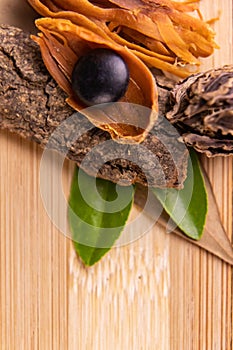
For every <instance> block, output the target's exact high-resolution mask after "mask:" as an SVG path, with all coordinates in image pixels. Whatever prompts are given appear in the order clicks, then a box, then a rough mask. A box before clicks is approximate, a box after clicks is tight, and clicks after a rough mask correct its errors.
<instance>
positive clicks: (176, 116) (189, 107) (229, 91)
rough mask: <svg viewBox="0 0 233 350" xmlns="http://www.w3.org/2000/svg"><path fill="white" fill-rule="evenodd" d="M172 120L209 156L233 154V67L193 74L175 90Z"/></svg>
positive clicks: (170, 116) (183, 135)
mask: <svg viewBox="0 0 233 350" xmlns="http://www.w3.org/2000/svg"><path fill="white" fill-rule="evenodd" d="M171 104H172V109H171V110H170V111H169V112H168V113H167V118H168V120H169V121H170V122H171V123H172V124H174V125H175V126H176V127H177V128H178V129H179V130H180V132H181V134H182V137H183V140H184V142H185V143H186V144H187V145H189V146H192V147H194V148H195V149H196V150H197V151H199V152H203V153H206V154H207V155H208V156H215V155H229V154H232V153H233V66H232V65H230V66H224V67H223V68H219V69H215V70H210V71H208V72H206V73H200V74H197V75H193V76H191V77H189V78H188V79H186V80H185V81H183V82H182V83H181V84H179V85H177V86H176V87H175V88H174V89H173V92H172V101H171Z"/></svg>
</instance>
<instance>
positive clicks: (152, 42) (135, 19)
mask: <svg viewBox="0 0 233 350" xmlns="http://www.w3.org/2000/svg"><path fill="white" fill-rule="evenodd" d="M28 1H29V3H30V4H31V6H32V7H34V9H35V10H36V11H38V12H39V13H40V14H41V15H43V16H50V17H54V18H66V19H70V20H71V21H72V22H73V23H75V24H77V22H79V20H80V15H83V16H86V17H87V18H88V19H89V20H90V21H92V22H94V23H96V24H97V25H98V27H99V28H101V29H102V30H103V31H104V32H105V33H106V34H107V36H108V37H109V38H111V39H113V40H114V41H115V42H117V43H118V44H120V45H123V46H127V47H128V48H129V49H130V50H132V52H133V53H134V54H135V55H137V56H138V57H139V58H140V59H142V60H143V61H144V62H145V63H146V64H147V65H148V66H150V67H156V68H159V69H161V70H164V71H167V72H170V73H173V74H175V75H177V76H179V77H182V78H184V77H186V76H189V75H190V69H191V72H194V71H198V66H199V65H200V61H199V59H198V58H199V57H207V56H209V55H211V54H212V53H213V50H214V48H217V47H218V46H217V45H216V43H215V41H214V36H215V33H214V32H213V30H212V29H211V27H210V25H209V24H208V22H205V21H203V20H202V16H201V14H200V11H199V9H198V3H199V0H193V1H184V2H175V1H172V0H154V1H153V0H105V1H102V0H97V1H88V0H79V1H75V0H67V1H63V0H42V1H40V0H28ZM193 11H197V12H198V14H199V17H200V18H195V17H192V16H191V15H190V14H189V12H193ZM190 65H191V67H190Z"/></svg>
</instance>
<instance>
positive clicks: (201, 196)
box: [152, 150, 207, 240]
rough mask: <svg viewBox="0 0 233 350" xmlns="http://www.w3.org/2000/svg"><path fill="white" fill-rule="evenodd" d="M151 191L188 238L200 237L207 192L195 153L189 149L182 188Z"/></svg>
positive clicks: (205, 211)
mask: <svg viewBox="0 0 233 350" xmlns="http://www.w3.org/2000/svg"><path fill="white" fill-rule="evenodd" d="M152 191H153V193H154V194H155V196H156V197H157V199H158V200H159V201H160V203H161V204H162V206H163V208H164V209H165V211H166V212H167V213H168V214H169V216H170V217H171V219H172V220H173V221H174V222H175V224H176V225H177V226H178V227H179V228H180V229H181V230H182V231H183V232H184V233H185V234H186V235H187V236H189V237H190V238H193V239H196V240H198V239H200V238H201V236H202V233H203V230H204V226H205V220H206V214H207V192H206V188H205V183H204V179H203V176H202V173H201V169H200V165H199V161H198V158H197V155H196V153H195V152H194V151H193V150H191V151H190V159H189V164H188V174H187V179H186V180H185V183H184V188H183V189H182V190H176V189H165V190H162V189H158V188H154V189H153V190H152Z"/></svg>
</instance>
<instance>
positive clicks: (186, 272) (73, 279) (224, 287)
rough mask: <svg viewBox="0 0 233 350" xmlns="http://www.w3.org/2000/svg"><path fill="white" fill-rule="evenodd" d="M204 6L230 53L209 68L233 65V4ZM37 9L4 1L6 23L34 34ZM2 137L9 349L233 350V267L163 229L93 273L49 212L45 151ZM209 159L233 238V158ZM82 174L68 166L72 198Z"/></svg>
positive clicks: (2, 277) (2, 302)
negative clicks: (42, 171)
mask: <svg viewBox="0 0 233 350" xmlns="http://www.w3.org/2000/svg"><path fill="white" fill-rule="evenodd" d="M201 7H202V9H203V13H204V15H205V17H206V18H211V17H215V16H216V15H217V14H218V10H220V9H221V10H222V15H221V20H220V21H219V22H217V23H216V24H215V29H216V31H217V41H218V42H219V43H220V45H221V50H219V51H216V53H215V55H214V57H212V58H210V59H207V60H205V64H204V65H203V69H204V68H207V67H212V66H219V65H222V64H226V63H232V62H233V53H232V0H214V1H213V0H212V1H211V0H203V1H202V3H201ZM29 13H30V11H28V10H27V8H26V4H25V2H24V1H18V0H15V1H13V0H11V1H9V0H0V21H1V22H2V23H3V22H4V23H10V24H16V25H20V26H22V27H24V28H25V27H28V28H29V27H30V23H31V18H30V15H29ZM19 16H21V20H19ZM12 102H13V101H12ZM0 135H1V137H0V200H1V201H0V228H1V231H0V283H1V286H0V348H1V349H3V350H8V349H9V350H34V349H40V350H47V349H48V350H50V349H51V350H60V349H61V350H63V349H65V350H66V349H68V350H77V349H78V350H79V349H85V350H109V349H114V350H118V349H119V350H120V349H121V350H126V349H127V350H155V349H156V350H197V349H202V350H220V349H222V350H230V349H232V345H231V344H232V314H231V310H232V279H231V268H230V266H228V265H227V264H225V263H223V262H222V261H220V260H219V259H217V258H215V257H213V256H212V255H211V254H208V253H206V252H205V251H203V250H201V249H199V248H197V247H195V246H193V245H191V244H189V243H187V242H186V241H184V240H183V239H181V238H178V237H177V236H175V235H173V234H170V235H166V234H165V232H164V230H163V229H161V228H160V227H159V226H155V227H154V228H153V230H151V232H149V233H148V234H146V235H145V236H144V237H143V238H141V239H140V240H138V241H136V242H135V243H133V244H130V245H128V246H126V247H124V248H119V249H114V250H112V251H111V252H110V253H109V254H108V255H107V256H106V257H105V258H104V259H103V260H102V261H101V262H100V263H98V264H97V265H96V266H94V267H92V268H84V267H83V265H82V264H81V263H80V261H79V260H78V259H77V258H76V255H75V253H74V250H73V248H72V245H71V243H70V241H69V239H67V238H65V237H64V236H63V235H62V234H61V233H60V232H59V231H58V230H57V229H56V228H55V227H54V226H53V224H52V223H51V221H50V219H49V217H48V216H47V214H46V212H45V210H44V207H43V204H42V200H41V197H40V189H39V182H38V178H39V167H40V159H41V155H42V151H41V149H40V148H39V147H37V146H36V145H34V144H33V143H31V142H28V141H25V140H22V139H20V138H19V137H17V136H15V135H12V134H9V133H8V132H1V133H0ZM203 163H204V165H205V167H206V169H207V171H208V174H209V177H210V180H211V183H212V184H213V189H214V193H215V195H216V198H217V202H218V205H219V210H220V213H221V218H222V220H223V224H224V227H225V228H226V230H227V232H228V234H229V237H232V158H230V159H229V158H228V159H223V158H218V159H214V160H207V159H205V158H203ZM72 168H73V165H72V164H71V163H69V162H67V163H66V164H65V168H64V176H63V177H64V183H65V191H66V193H68V190H69V183H70V179H71V174H72ZM64 215H65V213H64ZM134 215H137V212H136V209H135V210H134ZM145 220H149V219H146V218H145Z"/></svg>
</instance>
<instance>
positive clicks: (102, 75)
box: [72, 48, 129, 106]
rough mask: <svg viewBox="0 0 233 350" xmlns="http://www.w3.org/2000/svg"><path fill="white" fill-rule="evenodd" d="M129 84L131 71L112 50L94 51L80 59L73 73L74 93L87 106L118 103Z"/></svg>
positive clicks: (101, 49)
mask: <svg viewBox="0 0 233 350" xmlns="http://www.w3.org/2000/svg"><path fill="white" fill-rule="evenodd" d="M128 84H129V69H128V67H127V65H126V63H125V61H124V60H123V58H122V57H121V56H120V55H119V54H117V53H116V52H115V51H113V50H110V49H103V48H100V49H94V50H92V51H90V52H89V53H87V54H86V55H84V56H82V57H80V59H79V60H78V62H77V63H76V65H75V67H74V70H73V73H72V89H73V91H74V93H75V94H76V96H77V97H78V98H79V99H80V100H81V101H82V102H83V103H84V104H86V105H87V106H91V105H95V104H100V103H108V102H116V101H118V100H119V99H120V98H121V97H122V96H124V94H125V92H126V90H127V87H128Z"/></svg>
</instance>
